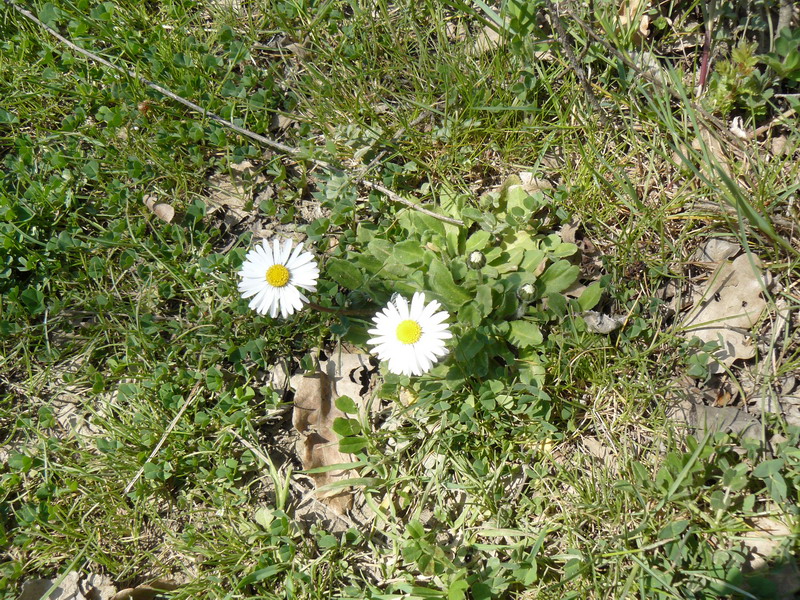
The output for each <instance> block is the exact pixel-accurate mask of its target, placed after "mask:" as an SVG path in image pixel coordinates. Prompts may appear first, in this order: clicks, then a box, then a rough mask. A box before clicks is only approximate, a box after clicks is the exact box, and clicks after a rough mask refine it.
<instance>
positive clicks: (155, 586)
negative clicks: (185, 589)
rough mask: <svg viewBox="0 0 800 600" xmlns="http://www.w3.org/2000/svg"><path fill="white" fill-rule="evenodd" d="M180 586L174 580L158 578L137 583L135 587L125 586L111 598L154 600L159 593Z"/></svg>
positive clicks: (120, 599)
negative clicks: (148, 581) (140, 583)
mask: <svg viewBox="0 0 800 600" xmlns="http://www.w3.org/2000/svg"><path fill="white" fill-rule="evenodd" d="M179 587H181V586H180V584H178V583H174V582H172V581H165V580H163V579H157V580H155V581H151V582H150V583H147V584H142V585H137V586H136V587H135V588H125V589H124V590H120V591H119V592H117V593H116V594H115V595H114V596H113V597H112V598H111V600H153V599H154V598H156V597H157V596H158V595H159V594H163V593H164V592H171V591H173V590H177V589H178V588H179Z"/></svg>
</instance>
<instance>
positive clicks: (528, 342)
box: [508, 321, 544, 348]
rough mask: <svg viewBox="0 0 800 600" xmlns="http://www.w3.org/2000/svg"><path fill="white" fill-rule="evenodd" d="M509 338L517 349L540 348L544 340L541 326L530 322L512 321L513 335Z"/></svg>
mask: <svg viewBox="0 0 800 600" xmlns="http://www.w3.org/2000/svg"><path fill="white" fill-rule="evenodd" d="M508 337H509V340H510V341H511V343H512V344H514V346H516V347H517V348H530V347H531V346H539V345H541V343H542V341H543V339H544V338H543V337H542V332H541V330H540V329H539V326H538V325H536V324H535V323H531V322H530V321H511V333H510V334H509V336H508Z"/></svg>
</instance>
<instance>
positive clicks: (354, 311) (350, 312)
mask: <svg viewBox="0 0 800 600" xmlns="http://www.w3.org/2000/svg"><path fill="white" fill-rule="evenodd" d="M308 307H309V308H310V309H312V310H318V311H320V312H326V313H331V314H334V315H343V316H346V317H369V316H372V315H373V314H375V311H374V310H366V309H363V308H330V307H328V306H320V305H319V304H316V303H315V302H309V303H308Z"/></svg>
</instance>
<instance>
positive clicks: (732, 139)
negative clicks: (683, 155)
mask: <svg viewBox="0 0 800 600" xmlns="http://www.w3.org/2000/svg"><path fill="white" fill-rule="evenodd" d="M564 12H565V14H566V15H568V16H569V18H570V19H572V20H573V21H575V22H576V23H577V24H578V25H579V26H580V27H581V29H582V30H583V31H584V32H585V33H586V34H587V35H588V36H589V37H591V38H592V39H593V40H594V41H595V42H597V43H598V44H600V45H601V46H603V48H604V49H605V50H607V51H608V52H609V53H611V54H612V55H613V56H614V57H615V58H618V59H619V60H621V61H622V62H623V63H624V64H625V66H626V67H628V68H629V69H631V70H632V71H634V72H635V73H636V74H637V75H638V76H639V77H641V78H643V79H645V80H646V81H648V82H649V83H652V84H653V85H654V86H655V87H656V88H658V89H660V90H663V91H666V92H667V93H668V94H669V95H670V96H672V97H673V98H675V99H676V100H680V101H681V102H687V103H688V104H689V106H691V107H692V109H693V110H694V111H695V112H696V113H697V114H699V115H700V116H701V117H702V118H703V119H705V120H706V121H708V122H709V123H711V124H713V125H714V127H715V128H716V129H717V133H718V134H719V135H722V136H724V137H725V139H726V140H727V141H728V142H729V143H731V144H733V145H734V146H736V147H737V148H739V149H740V150H745V147H744V145H743V144H742V140H740V139H739V138H737V137H736V136H735V135H733V134H732V133H731V132H730V131H729V130H728V128H727V126H726V125H725V123H723V122H722V121H721V120H720V119H718V118H717V117H715V116H714V115H712V114H711V113H709V112H708V111H706V110H705V109H703V108H702V107H700V106H698V105H697V104H695V103H693V102H692V101H691V100H687V98H686V97H685V96H684V95H683V94H681V93H680V92H679V91H678V90H675V89H673V88H672V87H670V86H668V85H665V84H664V83H663V82H661V81H659V80H658V79H657V78H656V77H653V76H652V75H650V74H649V73H647V72H645V71H644V70H643V69H642V68H641V67H640V66H639V65H637V64H636V63H634V62H633V61H632V60H631V59H630V58H629V57H628V56H627V55H625V54H623V53H622V52H620V51H619V50H617V49H616V48H615V47H614V46H612V45H611V44H610V43H609V42H608V41H606V40H605V39H603V38H602V37H601V36H599V35H598V34H597V33H595V32H594V31H593V30H592V28H591V27H589V25H588V24H587V23H586V22H585V21H583V20H582V19H581V18H580V17H577V16H576V15H575V14H574V13H573V12H571V11H569V10H567V11H564Z"/></svg>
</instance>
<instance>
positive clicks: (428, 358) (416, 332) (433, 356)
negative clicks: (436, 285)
mask: <svg viewBox="0 0 800 600" xmlns="http://www.w3.org/2000/svg"><path fill="white" fill-rule="evenodd" d="M440 308H441V304H439V303H438V302H437V301H436V300H433V301H431V302H430V304H425V294H422V293H420V292H417V293H415V294H414V297H413V298H412V299H411V305H410V306H409V303H408V300H406V299H405V298H403V297H402V296H396V297H395V298H392V300H391V301H390V302H389V304H388V306H387V307H386V308H384V309H383V310H382V311H381V312H379V313H378V314H377V315H375V317H374V318H373V322H374V323H375V327H374V328H373V329H370V330H369V333H371V334H372V335H373V336H374V337H373V338H371V339H369V340H367V343H368V344H370V345H372V346H375V349H374V353H375V354H376V355H377V356H378V358H379V359H381V360H386V361H389V371H390V372H391V373H395V374H397V375H422V374H423V373H425V372H427V371H429V370H430V369H431V367H432V366H433V365H434V363H435V362H436V361H438V360H439V359H440V358H441V357H443V356H445V355H446V354H447V348H445V346H444V340H446V339H448V338H451V337H453V334H452V333H450V329H449V326H448V325H447V323H445V322H444V321H445V319H447V318H448V317H449V316H450V315H449V314H448V313H447V311H444V310H442V311H439V309H440ZM437 311H439V312H437Z"/></svg>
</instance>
